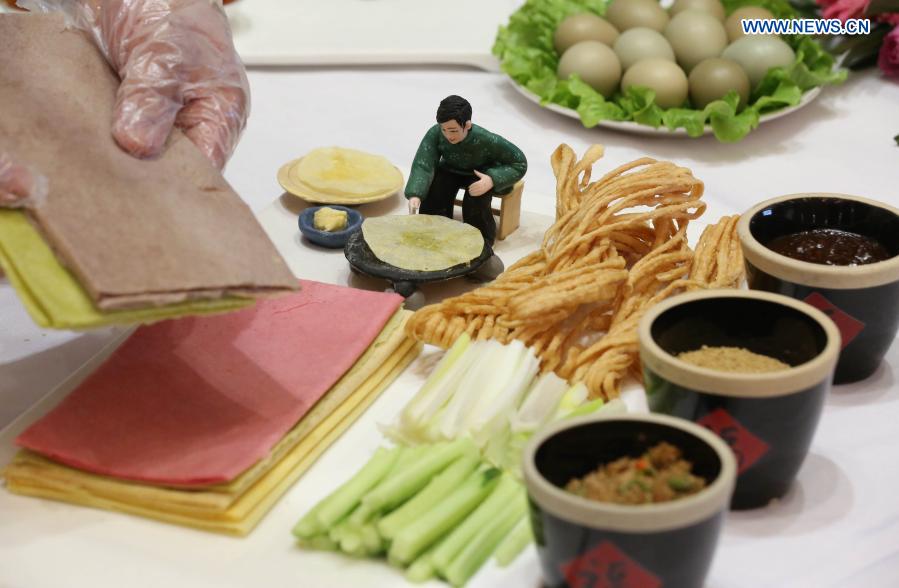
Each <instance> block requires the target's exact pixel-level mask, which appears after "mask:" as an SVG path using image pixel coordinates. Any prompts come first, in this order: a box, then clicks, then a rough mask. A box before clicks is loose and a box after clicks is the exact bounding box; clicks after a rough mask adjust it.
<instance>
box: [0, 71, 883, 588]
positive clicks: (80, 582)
mask: <svg viewBox="0 0 899 588" xmlns="http://www.w3.org/2000/svg"><path fill="white" fill-rule="evenodd" d="M250 81H251V85H252V89H253V114H252V116H251V119H250V124H249V126H248V128H247V131H246V133H245V136H244V138H243V141H242V142H241V144H240V146H239V147H238V149H237V152H236V153H235V155H234V157H233V159H232V161H231V163H230V164H229V167H228V169H227V170H226V177H227V178H228V179H229V180H230V181H231V182H232V184H233V185H234V187H235V188H236V189H237V190H238V192H239V193H240V194H241V195H242V196H243V197H244V198H245V199H246V201H247V202H248V203H249V204H250V205H251V206H252V207H253V208H254V209H256V210H261V209H263V208H264V207H265V206H267V205H268V204H269V203H270V202H272V201H273V200H275V199H277V198H279V197H280V195H281V189H280V188H279V186H278V184H277V182H276V180H275V173H276V171H277V169H278V167H279V166H280V165H281V164H282V163H284V162H285V161H288V160H290V159H292V158H295V157H297V156H299V155H302V154H303V153H305V152H306V151H308V150H310V149H312V148H314V147H318V146H323V145H342V146H347V147H355V148H358V149H364V150H368V151H372V152H377V153H381V154H383V155H385V156H387V157H388V158H389V159H391V160H392V161H394V162H395V163H396V164H397V165H399V166H408V164H409V162H410V161H411V158H412V155H413V154H414V152H415V149H416V147H417V145H418V141H419V140H420V138H421V136H422V134H423V133H424V132H425V130H426V129H427V128H428V127H429V126H430V125H431V124H433V116H434V111H435V109H436V105H437V103H438V101H439V100H440V99H441V98H443V97H444V96H446V95H448V94H451V93H457V94H461V95H463V96H465V97H467V98H468V99H469V100H470V101H471V102H472V104H473V106H474V120H475V122H477V123H478V124H482V125H483V126H485V127H486V128H488V129H490V130H493V131H495V132H498V133H500V134H503V135H505V136H506V137H508V138H509V139H511V140H512V141H513V142H515V143H516V144H518V145H519V146H520V147H521V148H522V149H523V151H524V152H525V154H526V155H527V157H528V159H529V162H530V169H529V171H528V175H527V178H526V190H525V195H524V201H523V206H524V208H525V209H527V210H530V211H534V212H538V213H542V214H551V213H552V208H553V198H552V195H553V194H554V190H555V182H554V178H553V175H552V171H551V169H550V166H549V163H548V161H549V155H550V153H551V152H552V150H553V149H554V148H555V147H556V146H557V145H558V144H559V143H561V142H567V143H569V144H570V145H572V146H573V147H574V148H575V149H576V150H577V151H578V152H579V153H582V152H583V151H584V150H585V149H586V147H587V146H588V145H590V144H591V143H603V144H604V145H605V146H606V152H607V155H606V158H605V159H603V160H601V161H600V163H599V164H598V166H597V171H598V172H602V171H605V170H608V169H610V168H611V167H613V166H615V165H618V164H621V163H624V162H626V161H629V160H632V159H634V158H636V157H639V156H643V155H649V156H652V157H656V158H660V159H671V160H674V161H676V162H678V163H680V164H682V165H686V166H688V167H690V168H691V169H692V170H693V171H694V173H695V174H696V175H697V176H698V177H699V178H701V179H703V180H704V181H705V183H706V193H707V195H706V201H707V202H708V203H709V210H708V212H707V213H706V215H707V216H706V218H707V219H715V218H717V217H718V216H720V215H723V214H731V213H737V212H741V211H743V210H745V209H747V208H748V207H749V206H750V205H752V204H753V203H755V202H757V201H759V200H761V199H764V198H768V197H771V196H775V195H778V194H786V193H792V192H806V191H816V190H817V191H828V192H844V193H849V194H858V195H864V196H869V197H872V198H875V199H879V200H883V201H887V202H890V203H892V204H893V205H896V206H899V188H897V186H899V147H897V146H896V145H895V143H894V142H893V140H892V137H893V135H895V134H896V133H899V108H897V105H899V85H897V84H895V83H888V82H885V81H883V80H882V79H880V78H879V76H878V75H877V74H876V73H869V74H864V75H859V76H853V77H852V78H851V79H850V80H849V81H848V82H847V83H846V84H844V85H843V86H841V87H836V88H827V89H825V91H824V92H823V93H822V94H821V96H820V97H819V98H818V99H817V100H816V101H815V102H814V103H812V104H811V105H809V106H808V107H806V108H804V109H802V110H800V111H798V112H796V113H794V114H792V115H790V116H789V117H786V118H784V119H781V120H779V121H776V122H772V123H770V124H769V125H764V126H763V127H761V128H760V129H759V130H758V131H756V132H754V133H753V134H751V135H750V136H749V137H748V138H747V139H746V140H744V141H742V142H740V143H737V144H734V145H722V144H720V143H717V142H716V141H715V140H714V139H713V138H709V137H706V138H702V139H697V140H689V139H674V138H661V139H657V138H647V137H642V136H632V135H627V134H622V133H619V132H610V131H602V130H587V129H583V128H582V127H581V126H580V125H579V123H577V122H576V121H572V120H569V119H566V118H563V117H561V116H559V115H557V114H554V113H551V112H548V111H544V110H541V109H540V108H539V107H537V106H535V105H534V104H532V103H530V102H529V101H528V100H526V99H525V98H523V97H521V96H519V95H518V94H517V93H516V92H515V91H514V90H513V89H512V88H511V87H510V86H509V83H508V82H507V81H506V80H505V79H504V78H503V76H502V75H499V74H491V73H486V72H476V71H471V70H467V69H452V68H448V69H416V68H368V69H364V68H338V69H320V68H308V69H279V70H254V71H251V72H250ZM535 245H536V243H535ZM112 336H113V333H112V332H110V331H106V332H98V333H91V334H88V335H74V334H69V333H58V332H42V331H40V330H38V329H36V328H34V327H33V326H31V325H30V323H29V321H28V319H27V317H26V316H25V315H24V312H23V311H22V310H21V309H20V307H19V306H18V305H17V303H16V302H15V299H14V296H13V295H12V294H11V292H10V291H9V286H8V284H5V283H0V426H3V425H5V424H8V423H9V422H10V421H11V420H12V419H13V418H14V417H15V416H16V415H18V414H21V413H23V412H24V411H25V410H26V409H28V407H30V406H32V405H34V404H36V403H37V402H38V401H39V400H40V399H41V398H42V397H44V396H46V395H47V394H48V393H49V392H50V391H51V390H52V389H53V388H54V387H55V386H56V385H57V384H59V383H60V382H61V381H62V380H63V379H65V377H66V376H67V375H68V374H70V373H71V372H72V371H74V370H75V369H76V368H77V367H78V366H79V365H82V364H83V363H84V362H85V361H87V360H88V358H90V357H91V356H92V355H93V354H94V353H95V352H96V351H97V350H98V349H100V348H101V347H102V346H103V344H104V343H105V342H106V341H108V340H109V338H110V337H112ZM897 367H899V347H897V346H894V348H893V349H891V350H890V352H889V354H888V356H887V360H886V362H885V363H884V365H883V366H882V367H881V369H880V370H878V372H877V373H876V374H875V375H874V376H872V377H871V378H870V379H868V380H867V381H865V382H863V383H860V384H855V385H852V386H842V387H837V388H836V389H835V390H834V392H833V393H832V394H831V396H830V398H829V400H828V402H827V406H826V409H825V413H824V416H823V419H822V422H821V425H820V428H819V430H818V433H817V436H816V437H815V440H814V443H813V445H812V449H811V453H810V455H809V457H808V459H807V461H806V463H805V465H804V466H803V468H802V470H801V472H800V474H799V478H798V480H797V483H796V485H795V487H794V488H793V490H792V491H791V492H790V493H789V494H788V496H787V497H786V498H785V499H784V500H782V501H781V502H780V503H778V504H775V505H772V506H769V507H768V508H765V509H761V510H756V511H751V512H745V513H732V514H731V515H730V516H729V517H728V520H727V524H726V527H725V531H724V534H723V537H722V540H721V543H720V545H719V549H718V552H717V554H716V558H715V561H714V564H713V568H712V571H711V574H710V576H709V580H708V583H707V586H709V587H710V588H725V587H727V588H744V587H745V588H750V587H752V588H757V587H761V586H764V587H769V586H778V587H780V586H789V587H793V586H799V587H809V588H818V587H831V586H832V587H835V588H836V587H846V586H851V587H855V586H858V587H864V588H869V587H874V588H881V587H882V588H887V587H895V586H899V498H897V497H896V491H895V488H896V487H897V485H899V467H897V466H899V457H897V453H896V451H895V448H896V447H897V446H899V429H897V428H896V425H895V423H896V422H897V420H899V384H897V383H896V381H895V380H896V375H895V374H894V370H895V369H897ZM420 379H421V375H420V374H416V373H415V372H414V370H413V371H407V372H406V373H405V374H404V375H403V376H402V377H401V378H400V380H398V381H397V383H396V384H395V385H394V386H393V387H392V388H391V389H390V390H388V391H387V393H386V394H385V395H384V397H382V398H381V399H380V400H379V401H378V402H377V403H376V404H375V405H374V406H373V407H372V409H371V410H370V411H369V412H368V413H367V414H366V415H365V416H364V417H363V419H362V420H360V421H359V422H358V423H357V424H356V426H354V427H353V428H352V429H351V430H350V431H349V432H348V433H347V434H346V435H345V436H344V437H343V438H342V439H341V440H340V441H339V442H338V443H337V444H336V445H334V446H333V447H332V448H331V449H330V450H329V451H328V452H327V453H326V454H325V455H324V456H323V457H322V459H321V460H320V461H319V462H318V463H317V464H316V465H315V466H314V467H313V468H312V469H311V470H310V472H309V473H308V474H307V475H306V476H305V477H304V478H303V479H301V480H300V482H299V483H298V484H297V485H295V486H294V487H293V488H292V489H291V490H290V491H289V492H288V494H287V495H286V496H285V498H284V499H282V500H281V502H280V503H279V504H278V505H277V506H276V508H275V509H274V510H273V511H272V513H271V514H270V515H269V516H268V517H267V518H266V519H265V520H264V521H263V523H262V524H261V525H260V527H259V528H258V529H257V530H256V531H255V532H254V533H253V534H252V535H250V536H249V537H248V538H245V539H232V538H225V537H218V536H214V535H210V534H206V533H200V532H194V531H189V530H184V529H181V528H177V527H171V526H166V525H162V524H156V523H152V522H148V521H143V520H140V519H137V518H132V517H128V516H124V515H116V514H113V513H106V512H100V511H92V510H89V509H83V508H76V507H70V506H67V505H62V504H56V503H51V502H45V501H40V500H36V499H28V498H22V497H14V496H11V495H10V494H8V493H6V492H0V586H2V587H4V588H6V587H12V588H37V587H44V586H48V587H49V586H73V587H79V586H110V587H112V586H190V587H195V586H218V587H223V586H228V587H230V586H234V587H238V586H254V585H258V584H262V583H264V585H267V586H356V585H366V586H394V585H403V581H402V578H401V576H400V575H399V574H397V573H396V572H395V571H394V570H392V569H391V568H389V567H388V566H386V565H385V564H381V563H372V562H366V561H356V560H351V559H347V558H342V557H335V556H332V555H328V554H318V553H306V552H301V551H299V550H297V549H295V548H294V547H293V545H292V542H291V538H290V535H289V529H290V527H291V525H292V524H293V522H294V521H295V520H296V519H297V518H298V517H299V516H300V515H301V514H302V513H303V512H304V510H305V509H306V508H307V507H308V506H309V505H311V504H312V503H313V502H314V501H315V500H316V499H317V498H319V497H320V496H321V495H323V494H324V493H325V492H327V491H328V490H329V489H331V488H333V487H334V486H335V485H336V484H337V483H339V482H340V481H342V479H344V478H345V477H347V476H348V475H349V474H350V473H352V472H353V471H355V470H356V469H357V468H358V467H359V466H360V465H361V464H362V463H363V462H364V460H365V459H366V457H367V456H368V455H369V454H370V453H371V451H372V450H373V449H374V447H375V446H376V445H377V443H378V439H379V435H378V433H377V430H376V423H377V422H379V421H380V422H383V421H386V420H389V419H390V417H391V415H392V414H393V413H394V412H395V411H396V409H397V408H398V407H399V406H400V405H401V404H402V401H403V400H404V398H405V397H407V396H408V395H409V394H411V391H413V390H414V388H415V386H416V385H417V383H418V382H419V381H420ZM23 424H24V423H22V422H20V423H18V425H14V427H15V428H20V427H21V426H22V425H23ZM12 432H13V431H12V430H6V431H5V432H4V433H3V434H2V438H3V439H4V440H7V439H9V437H10V435H11V434H12ZM10 452H11V448H9V447H8V444H5V443H4V445H3V446H2V447H0V458H5V457H7V456H8V455H9V453H10ZM537 584H538V578H537V565H536V560H535V556H534V555H533V553H531V554H528V555H527V556H525V557H522V558H520V559H519V560H518V562H516V564H515V566H514V567H513V568H512V569H511V570H510V571H506V572H504V573H500V572H498V571H496V570H487V572H485V573H483V574H481V575H480V576H478V577H477V578H476V582H475V584H474V585H480V586H500V585H502V586H513V585H514V586H537Z"/></svg>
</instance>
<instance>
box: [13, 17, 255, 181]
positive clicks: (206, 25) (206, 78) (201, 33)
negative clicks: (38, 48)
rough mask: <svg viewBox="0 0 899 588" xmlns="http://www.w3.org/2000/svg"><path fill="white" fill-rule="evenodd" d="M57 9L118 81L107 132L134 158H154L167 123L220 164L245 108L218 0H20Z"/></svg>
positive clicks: (242, 78)
mask: <svg viewBox="0 0 899 588" xmlns="http://www.w3.org/2000/svg"><path fill="white" fill-rule="evenodd" d="M19 4H20V5H21V6H22V7H24V8H28V9H29V10H32V11H40V12H50V11H53V10H62V11H63V12H64V13H65V15H66V18H67V20H68V22H69V24H70V25H71V26H75V27H77V28H80V29H82V30H84V31H87V32H88V33H89V34H90V36H91V37H92V38H93V40H94V42H95V43H96V44H97V46H98V47H99V48H100V50H101V51H102V52H103V54H104V55H105V56H106V59H107V60H108V61H109V64H110V65H111V66H112V67H113V69H115V70H116V71H117V72H118V74H119V77H120V78H121V80H122V85H121V87H120V88H119V94H118V99H117V101H116V106H115V111H114V113H113V126H112V134H113V136H114V137H115V140H116V141H117V142H118V144H119V145H120V146H121V147H122V148H123V149H124V150H125V151H127V152H128V153H131V154H132V155H135V156H136V157H154V156H156V155H158V154H159V153H160V152H161V151H162V149H163V147H164V145H165V141H166V139H167V138H168V136H169V133H170V131H171V129H172V125H175V126H177V127H179V128H181V129H183V131H184V133H185V134H186V135H187V137H188V138H189V139H190V140H191V141H193V143H194V144H195V145H196V146H197V147H199V148H200V150H201V151H202V152H203V153H204V154H205V155H206V157H207V158H209V160H210V161H212V163H213V164H215V166H216V167H218V168H221V167H223V166H224V164H225V162H226V161H227V160H228V158H229V157H230V156H231V153H232V152H233V151H234V147H235V145H236V144H237V140H238V138H239V137H240V133H241V132H242V131H243V128H244V126H245V125H246V120H247V115H248V113H249V104H250V93H249V85H248V83H247V76H246V71H245V70H244V66H243V63H242V62H241V61H240V58H239V57H238V56H237V53H236V52H235V50H234V44H233V42H232V39H231V29H230V27H229V25H228V20H227V18H226V16H225V13H224V10H223V9H222V5H221V1H220V0H19Z"/></svg>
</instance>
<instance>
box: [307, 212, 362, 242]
mask: <svg viewBox="0 0 899 588" xmlns="http://www.w3.org/2000/svg"><path fill="white" fill-rule="evenodd" d="M322 208H333V209H335V210H343V211H345V212H346V213H347V225H346V228H345V229H343V230H342V231H320V230H319V229H316V228H315V224H314V220H315V211H316V210H319V209H322ZM297 224H299V226H300V232H301V233H303V235H305V236H306V238H307V239H309V240H310V241H312V242H313V243H315V244H316V245H321V246H322V247H329V248H331V249H340V248H343V246H344V245H346V241H347V239H349V238H350V235H352V234H353V233H355V232H356V231H358V230H359V227H361V226H362V214H361V213H360V212H359V211H358V210H353V209H352V208H347V207H346V206H337V205H335V204H329V205H327V206H313V207H311V208H307V209H306V210H304V211H303V212H301V213H300V218H299V219H298V221H297Z"/></svg>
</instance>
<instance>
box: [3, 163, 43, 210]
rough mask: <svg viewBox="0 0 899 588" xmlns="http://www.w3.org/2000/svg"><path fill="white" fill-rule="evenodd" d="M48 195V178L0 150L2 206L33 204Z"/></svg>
mask: <svg viewBox="0 0 899 588" xmlns="http://www.w3.org/2000/svg"><path fill="white" fill-rule="evenodd" d="M46 195H47V179H46V178H45V177H44V176H42V175H40V174H39V173H37V172H35V171H34V170H33V169H31V168H29V167H27V166H25V165H24V164H22V163H21V162H18V161H16V160H14V159H13V158H12V156H11V155H10V154H8V153H5V152H3V151H0V207H12V208H16V207H21V206H25V205H26V204H28V205H33V204H35V203H36V202H38V201H40V200H41V199H42V198H44V197H45V196H46Z"/></svg>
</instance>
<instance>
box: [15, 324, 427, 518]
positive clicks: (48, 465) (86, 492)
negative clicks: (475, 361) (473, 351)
mask: <svg viewBox="0 0 899 588" xmlns="http://www.w3.org/2000/svg"><path fill="white" fill-rule="evenodd" d="M419 351H420V346H419V344H417V343H415V342H413V341H411V340H408V339H405V340H403V342H402V343H401V345H400V346H399V348H395V350H394V351H393V353H391V354H390V355H389V357H388V358H387V359H386V361H384V362H383V363H381V364H379V365H376V366H373V367H375V369H374V372H373V373H371V374H370V376H369V377H368V378H367V379H366V380H365V381H364V383H363V384H362V385H361V386H359V387H358V388H356V389H355V390H354V391H353V392H352V393H351V394H350V395H349V396H348V397H347V398H346V399H345V400H344V401H343V402H342V403H340V404H339V405H337V406H336V407H335V408H334V409H333V410H331V411H329V413H328V414H327V416H325V418H323V419H322V420H320V421H319V422H318V423H317V424H316V426H315V427H314V428H312V429H311V430H310V431H308V432H307V434H306V435H305V436H303V437H302V440H301V441H299V442H298V443H297V444H295V445H294V446H293V447H291V448H289V449H288V450H287V451H285V453H284V455H283V457H280V458H279V459H277V461H274V460H271V461H270V460H266V461H267V462H269V463H268V464H267V466H266V467H265V468H264V471H263V472H262V473H261V475H260V476H259V477H258V478H257V479H256V480H255V481H254V482H253V483H252V485H250V486H249V487H248V488H246V489H245V490H243V491H241V492H239V493H231V494H223V493H219V494H218V496H217V497H216V501H217V502H218V503H219V504H220V505H221V507H220V508H217V509H215V508H209V506H210V504H204V505H202V506H189V505H188V504H189V503H190V502H191V500H180V499H179V495H183V496H184V497H187V496H190V495H192V494H215V493H206V492H196V491H192V490H177V489H170V488H169V489H164V488H153V487H148V486H142V485H140V484H135V483H132V482H123V481H119V480H113V479H110V478H105V477H102V476H96V475H93V474H87V473H84V472H80V471H78V470H75V469H72V468H68V467H66V466H61V465H58V464H56V463H53V462H51V461H49V460H46V459H44V458H42V457H40V456H38V455H36V454H33V453H30V452H25V451H23V452H20V454H19V455H18V456H17V457H16V459H15V461H14V462H13V463H12V464H11V465H10V466H8V467H7V469H6V471H5V472H4V476H5V477H6V481H7V487H8V488H9V490H11V491H13V492H16V493H19V494H27V495H32V496H40V497H44V498H51V499H54V500H61V501H64V502H70V503H74V504H79V505H84V506H91V507H95V508H103V509H107V510H116V511H121V512H126V513H130V514H137V515H140V516H144V517H148V518H152V519H156V520H160V521H164V522H168V523H175V524H179V525H186V526H190V527H195V528H198V529H203V530H207V531H214V532H220V533H227V534H233V535H246V534H247V533H249V532H250V531H251V530H252V529H253V527H255V526H256V524H258V522H259V521H260V520H261V519H262V517H263V516H264V515H265V513H266V512H268V510H269V509H270V508H271V507H272V506H273V505H274V503H275V502H276V501H277V500H278V498H280V496H281V495H283V493H284V492H285V491H286V490H287V489H288V488H289V487H290V486H291V485H292V484H293V483H294V482H295V481H296V480H297V479H298V478H299V477H300V476H301V475H302V474H303V472H305V471H306V470H307V469H308V468H309V466H310V465H311V464H312V463H313V462H314V461H315V459H317V458H318V456H319V455H321V453H322V452H323V451H324V450H325V449H327V448H328V447H329V446H330V444H331V443H333V442H334V441H335V440H336V439H337V438H338V437H339V436H340V435H341V434H342V433H343V432H344V431H345V430H346V429H347V428H348V427H349V426H350V425H351V424H352V423H353V422H354V421H355V420H356V419H357V418H358V417H359V416H360V415H361V414H362V413H363V412H364V411H365V409H366V408H367V407H368V406H369V405H370V404H371V403H372V402H373V401H374V400H375V399H376V398H377V397H378V395H379V394H380V393H381V392H382V391H383V390H384V389H385V388H386V387H387V386H389V385H390V383H391V382H392V381H393V380H394V379H395V378H396V377H397V376H398V375H399V374H400V373H401V372H402V370H403V369H405V367H406V366H407V365H408V364H409V363H411V362H412V360H414V359H415V357H416V356H417V355H418V353H419ZM273 455H274V452H273ZM160 491H164V492H165V493H164V494H160Z"/></svg>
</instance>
